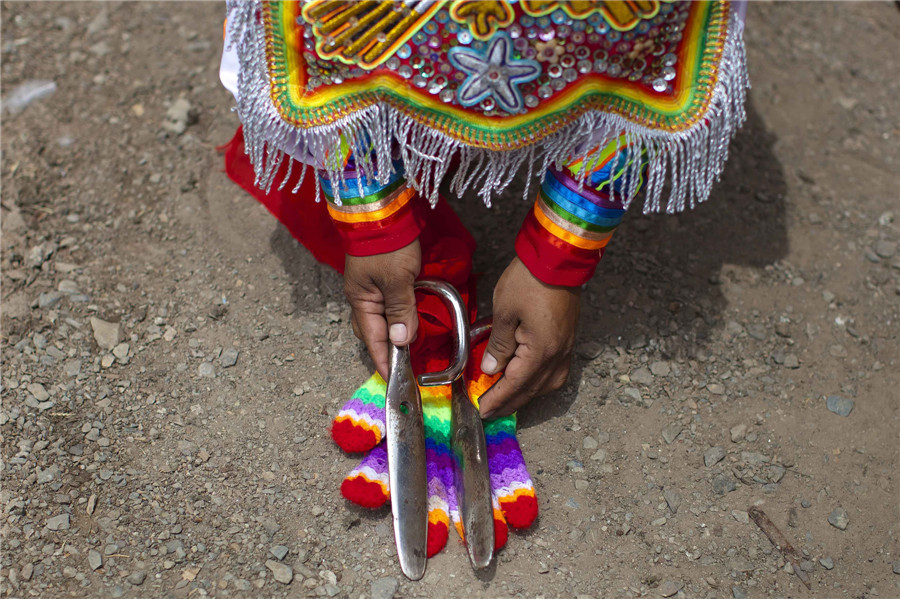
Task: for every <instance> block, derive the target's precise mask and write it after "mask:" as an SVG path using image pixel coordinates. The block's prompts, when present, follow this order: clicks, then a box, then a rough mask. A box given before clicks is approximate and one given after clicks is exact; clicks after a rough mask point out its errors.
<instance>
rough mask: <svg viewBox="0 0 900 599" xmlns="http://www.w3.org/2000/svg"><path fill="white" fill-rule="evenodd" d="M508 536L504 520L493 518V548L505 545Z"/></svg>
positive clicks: (496, 549)
mask: <svg viewBox="0 0 900 599" xmlns="http://www.w3.org/2000/svg"><path fill="white" fill-rule="evenodd" d="M507 536H509V530H508V529H507V527H506V522H504V521H503V520H498V519H497V518H494V550H495V551H499V550H500V549H502V548H503V546H504V545H506V538H507Z"/></svg>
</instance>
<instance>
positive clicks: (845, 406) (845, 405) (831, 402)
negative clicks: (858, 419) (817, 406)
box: [825, 395, 854, 416]
mask: <svg viewBox="0 0 900 599" xmlns="http://www.w3.org/2000/svg"><path fill="white" fill-rule="evenodd" d="M853 405H854V402H853V400H852V399H847V398H846V397H841V396H840V395H829V396H828V398H827V399H826V400H825V407H827V408H828V409H829V411H831V412H834V413H835V414H837V415H838V416H849V415H850V412H852V411H853Z"/></svg>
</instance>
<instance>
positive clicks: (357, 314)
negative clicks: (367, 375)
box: [344, 239, 422, 380]
mask: <svg viewBox="0 0 900 599" xmlns="http://www.w3.org/2000/svg"><path fill="white" fill-rule="evenodd" d="M421 269H422V248H421V247H420V246H419V240H418V239H416V240H415V241H413V242H412V243H411V244H409V245H407V246H406V247H403V248H400V249H399V250H395V251H393V252H388V253H386V254H376V255H374V256H351V255H349V254H348V255H347V258H346V262H345V266H344V295H346V296H347V300H348V301H349V302H350V310H351V319H350V320H351V323H352V325H353V333H354V334H355V335H356V336H357V337H358V338H359V339H361V340H362V341H364V342H365V344H366V349H368V350H369V355H370V356H371V357H372V361H373V362H375V369H376V370H378V374H380V375H381V376H382V377H384V379H385V380H387V378H388V370H389V366H388V364H389V362H388V357H389V356H390V352H389V349H390V347H389V346H388V342H389V341H390V342H391V343H393V344H394V345H396V346H397V347H403V346H406V345H409V344H410V343H412V342H413V340H414V339H415V338H416V332H417V330H418V328H419V318H418V314H417V312H416V295H415V290H414V288H413V285H414V284H415V281H416V277H417V276H419V272H420V271H421Z"/></svg>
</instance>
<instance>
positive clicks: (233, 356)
mask: <svg viewBox="0 0 900 599" xmlns="http://www.w3.org/2000/svg"><path fill="white" fill-rule="evenodd" d="M239 354H240V352H239V351H238V350H236V349H235V348H233V347H228V348H225V350H224V351H222V355H221V356H219V366H221V367H222V368H231V367H232V366H234V365H235V364H237V359H238V355H239Z"/></svg>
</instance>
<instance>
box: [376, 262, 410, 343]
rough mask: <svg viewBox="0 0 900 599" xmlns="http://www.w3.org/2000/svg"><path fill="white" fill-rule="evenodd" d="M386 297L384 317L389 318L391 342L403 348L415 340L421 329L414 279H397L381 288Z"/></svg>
mask: <svg viewBox="0 0 900 599" xmlns="http://www.w3.org/2000/svg"><path fill="white" fill-rule="evenodd" d="M381 293H382V295H383V296H384V315H385V317H386V318H387V326H388V335H389V337H390V340H391V342H392V343H393V344H394V345H396V346H398V347H403V346H404V345H408V344H409V343H411V342H412V340H413V339H415V336H416V331H417V330H418V327H419V316H418V314H417V313H416V293H415V289H414V288H413V279H411V278H410V279H406V278H402V279H397V280H394V281H390V282H387V283H386V284H384V285H383V286H382V287H381Z"/></svg>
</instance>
